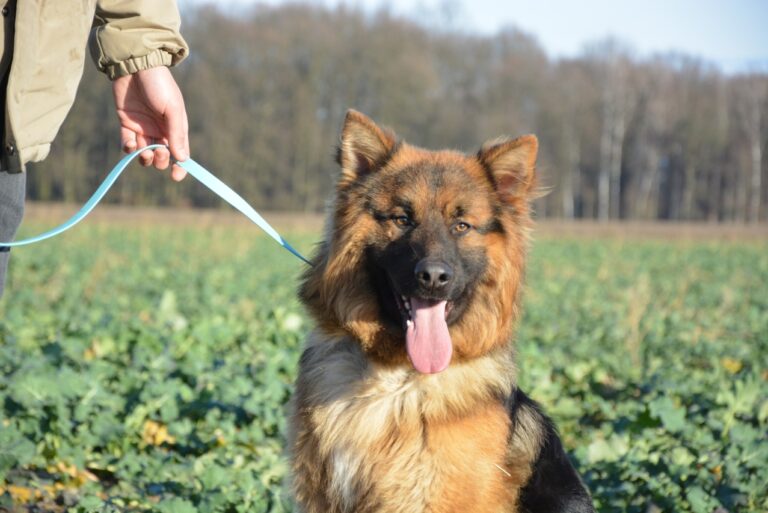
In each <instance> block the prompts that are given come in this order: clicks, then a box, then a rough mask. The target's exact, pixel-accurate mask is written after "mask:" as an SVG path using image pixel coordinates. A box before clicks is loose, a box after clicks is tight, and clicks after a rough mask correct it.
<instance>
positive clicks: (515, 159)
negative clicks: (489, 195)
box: [477, 135, 539, 203]
mask: <svg viewBox="0 0 768 513" xmlns="http://www.w3.org/2000/svg"><path fill="white" fill-rule="evenodd" d="M538 150H539V140H538V139H536V136H535V135H524V136H522V137H518V138H517V139H495V140H493V141H488V142H487V143H485V144H484V145H483V147H482V148H481V149H480V151H479V152H478V154H477V158H478V159H479V160H480V162H481V163H482V164H483V165H484V166H485V167H486V169H488V170H489V171H490V173H491V178H492V179H493V183H494V185H495V186H496V191H497V192H498V194H499V197H500V198H501V200H502V201H503V202H505V203H508V202H509V201H511V200H512V199H514V198H520V197H523V198H524V197H527V196H530V195H531V194H532V192H533V188H534V186H535V182H536V180H535V170H536V154H537V153H538Z"/></svg>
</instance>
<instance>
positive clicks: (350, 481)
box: [294, 341, 517, 513]
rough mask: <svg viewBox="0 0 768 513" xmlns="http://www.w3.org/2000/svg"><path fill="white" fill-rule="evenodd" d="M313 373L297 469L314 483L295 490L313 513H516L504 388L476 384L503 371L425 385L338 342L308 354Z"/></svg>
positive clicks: (464, 371)
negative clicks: (309, 471) (500, 397)
mask: <svg viewBox="0 0 768 513" xmlns="http://www.w3.org/2000/svg"><path fill="white" fill-rule="evenodd" d="M308 360H312V361H311V362H309V361H308ZM308 363H309V365H302V367H303V368H302V373H301V376H300V378H299V382H298V386H297V394H296V397H297V404H296V412H295V417H294V430H295V433H294V437H295V443H294V451H295V454H294V460H295V461H296V462H298V463H299V464H300V465H305V466H306V467H313V468H314V472H315V473H316V475H317V479H316V480H315V482H314V483H312V484H311V483H307V482H296V483H294V487H295V488H296V492H297V497H298V498H299V499H300V501H302V502H304V503H305V504H306V505H307V511H308V512H314V511H329V512H335V511H338V512H345V511H350V512H351V511H354V512H365V511H376V512H381V513H383V512H392V513H396V512H397V513H399V512H412V511H424V512H433V513H448V512H453V511H476V512H483V511H510V510H512V508H513V504H514V502H515V500H516V489H517V486H515V483H514V482H513V481H514V480H515V479H514V477H513V474H514V473H510V469H509V467H508V465H507V462H508V451H507V440H508V432H509V418H508V414H507V412H506V411H505V409H504V407H503V405H502V404H501V403H500V402H499V401H497V400H493V396H494V394H495V393H498V390H497V389H504V388H505V387H506V386H507V383H503V382H494V383H491V382H473V381H472V380H473V377H474V379H475V380H477V379H478V378H477V376H483V375H485V376H498V375H499V373H498V372H490V373H482V371H483V370H489V369H484V368H483V367H484V366H494V365H497V364H498V362H496V361H493V360H492V359H489V360H488V361H477V362H473V363H472V364H467V365H466V366H462V365H457V366H455V367H452V368H449V369H448V370H447V371H445V372H443V373H441V374H438V375H432V376H424V375H417V374H415V373H414V372H412V371H410V370H409V369H404V368H383V367H377V366H374V365H371V364H369V363H367V362H366V360H365V358H364V357H363V355H362V353H361V352H360V350H359V349H358V348H357V346H355V345H353V344H348V343H346V342H344V341H339V342H325V345H323V346H320V345H316V346H314V347H310V349H309V350H308V351H307V353H305V356H304V358H303V360H302V364H308ZM481 381H482V380H481ZM468 390H470V392H467V391H468Z"/></svg>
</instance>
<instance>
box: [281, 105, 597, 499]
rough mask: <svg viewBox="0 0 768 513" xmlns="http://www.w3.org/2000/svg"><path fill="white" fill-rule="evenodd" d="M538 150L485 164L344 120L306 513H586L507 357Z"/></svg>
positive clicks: (301, 475)
mask: <svg viewBox="0 0 768 513" xmlns="http://www.w3.org/2000/svg"><path fill="white" fill-rule="evenodd" d="M537 149H538V142H537V139H536V137H535V136H532V135H527V136H523V137H520V138H517V139H498V140H494V141H491V142H489V143H486V144H485V145H484V146H483V147H482V149H481V150H480V151H479V152H478V153H477V154H476V155H469V156H468V155H464V154H461V153H458V152H454V151H438V152H433V151H427V150H423V149H420V148H417V147H415V146H411V145H408V144H406V143H404V142H402V141H398V139H397V138H396V137H395V135H394V134H393V133H391V132H389V131H388V130H384V129H382V128H380V127H378V126H377V125H376V124H375V123H374V122H373V121H371V120H370V119H369V118H367V117H366V116H364V115H363V114H360V113H359V112H355V111H349V112H348V113H347V116H346V119H345V122H344V126H343V129H342V133H341V144H340V147H339V151H338V162H339V164H340V166H341V175H340V178H339V181H338V185H337V188H336V198H335V204H334V206H333V211H332V213H331V216H330V218H329V221H328V225H327V227H326V238H325V240H324V242H322V243H321V244H320V246H319V248H318V250H317V252H316V254H315V255H314V257H313V266H312V267H311V269H309V270H308V271H307V272H306V274H305V275H304V277H303V283H302V285H301V289H300V293H299V295H300V298H301V300H302V301H303V303H304V304H305V305H306V307H307V309H308V310H309V312H310V313H311V315H312V317H313V318H314V320H315V321H316V323H317V327H316V329H315V331H314V332H313V333H311V334H310V335H309V338H308V340H307V343H306V348H305V350H304V353H303V354H302V356H301V360H300V363H299V367H300V368H299V376H298V380H297V383H296V392H295V396H294V403H293V411H292V416H291V430H290V431H291V432H290V451H291V458H292V461H291V466H292V475H293V477H292V487H293V492H294V495H295V499H296V503H297V506H298V509H299V511H302V512H305V513H341V512H350V513H351V512H354V513H369V512H370V513H372V512H377V513H385V512H386V513H412V512H431V513H449V512H474V513H484V512H494V513H498V512H528V511H530V512H537V513H545V512H555V511H557V512H565V511H567V512H589V511H593V507H592V502H591V499H590V497H589V494H588V493H587V491H586V489H585V488H584V486H583V484H582V482H581V480H580V479H579V476H578V475H577V473H576V471H575V470H574V468H573V466H572V465H571V463H570V462H569V460H568V457H567V456H566V454H565V452H564V450H563V447H562V444H561V442H560V440H559V438H558V435H557V432H556V430H555V427H554V426H553V424H552V422H551V421H550V420H549V419H548V418H547V417H546V416H545V415H544V414H543V413H542V411H541V409H540V408H539V406H538V405H537V404H536V403H535V402H533V401H532V400H531V399H529V398H528V397H527V396H526V395H525V394H524V393H523V392H521V391H520V390H519V389H518V388H517V387H516V384H515V383H516V369H515V364H514V360H513V350H512V345H511V338H512V331H513V328H514V324H515V321H516V319H517V317H518V315H519V306H518V304H519V297H520V288H521V279H522V276H523V267H524V263H525V253H526V246H527V242H528V232H529V230H530V227H531V218H530V211H531V209H530V202H531V200H532V198H533V195H534V193H535V185H534V166H535V161H536V152H537Z"/></svg>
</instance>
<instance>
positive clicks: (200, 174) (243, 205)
mask: <svg viewBox="0 0 768 513" xmlns="http://www.w3.org/2000/svg"><path fill="white" fill-rule="evenodd" d="M163 147H165V146H164V145H162V144H150V145H149V146H145V147H144V148H141V149H138V150H136V151H134V152H133V153H129V154H128V155H126V156H124V157H123V158H122V159H120V162H118V163H117V165H115V167H114V168H112V170H111V171H110V172H109V174H108V175H107V177H106V178H105V179H104V181H103V182H102V183H101V185H99V187H98V188H97V189H96V192H94V193H93V195H92V196H91V197H90V198H89V199H88V201H87V202H86V203H85V204H84V205H83V206H82V208H81V209H80V210H79V211H78V212H77V213H75V215H73V216H72V217H71V218H69V219H68V220H67V221H65V222H64V223H62V224H61V225H59V226H57V227H55V228H53V229H51V230H48V231H47V232H44V233H41V234H40V235H37V236H35V237H30V238H28V239H22V240H18V241H14V242H0V251H8V249H9V248H12V247H17V246H26V245H28V244H35V243H37V242H41V241H44V240H46V239H50V238H51V237H55V236H56V235H59V234H60V233H63V232H65V231H67V230H69V229H70V228H72V227H73V226H75V225H76V224H77V223H79V222H80V221H82V220H83V219H84V218H85V217H86V216H87V215H88V214H89V213H90V212H91V211H92V210H93V209H94V208H95V207H96V205H98V204H99V202H100V201H101V200H102V198H104V195H105V194H107V191H109V189H110V188H111V187H112V185H113V184H114V183H115V181H117V178H118V177H119V176H120V175H121V174H122V172H123V171H124V170H125V168H126V167H127V166H128V164H130V163H131V162H132V161H133V159H135V158H136V157H137V156H138V155H139V154H140V153H141V152H143V151H146V150H152V149H155V148H163ZM175 164H177V165H179V166H181V167H182V168H183V169H184V170H185V171H186V172H187V173H189V174H190V175H192V176H194V177H195V178H196V179H197V180H198V181H199V182H200V183H202V184H203V185H205V186H206V187H208V188H209V189H210V190H211V191H213V192H214V193H215V194H216V195H218V196H219V197H220V198H222V199H223V200H224V201H226V202H227V203H229V204H230V205H232V206H233V207H234V208H235V209H237V210H239V211H240V212H241V213H242V214H243V215H245V217H247V218H248V219H250V220H251V221H252V222H253V223H254V224H256V225H257V226H258V227H259V228H261V229H262V230H264V232H266V234H267V235H269V236H270V237H272V239H274V240H275V241H276V242H277V243H278V244H280V245H281V246H282V247H283V248H284V249H285V250H286V251H288V252H289V253H291V254H292V255H294V256H295V257H296V258H299V259H300V260H302V261H303V262H304V263H306V264H308V265H312V264H311V263H310V262H309V260H307V259H306V258H304V257H303V256H302V255H301V253H299V252H298V251H296V250H295V249H294V248H293V246H291V245H290V244H289V243H288V241H286V240H285V239H283V237H282V236H281V235H280V234H279V233H278V232H277V230H275V229H274V228H272V226H271V225H270V224H269V223H268V222H267V221H266V219H264V218H263V217H261V215H260V214H259V213H258V212H257V211H256V210H255V209H254V208H253V207H251V205H249V204H248V202H247V201H245V200H244V199H243V198H242V197H241V196H240V195H239V194H237V193H236V192H235V191H233V190H232V189H231V188H230V187H229V186H228V185H227V184H225V183H224V182H222V181H221V180H219V179H218V178H216V176H214V175H213V173H211V172H210V171H208V170H207V169H205V168H204V167H203V166H201V165H200V164H198V163H197V162H195V161H194V160H192V159H191V158H190V159H187V160H185V161H183V162H175Z"/></svg>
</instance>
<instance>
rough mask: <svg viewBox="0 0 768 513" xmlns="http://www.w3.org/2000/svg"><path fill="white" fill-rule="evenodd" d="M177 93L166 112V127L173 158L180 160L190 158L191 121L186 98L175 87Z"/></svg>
mask: <svg viewBox="0 0 768 513" xmlns="http://www.w3.org/2000/svg"><path fill="white" fill-rule="evenodd" d="M174 89H175V91H176V92H177V95H176V96H175V98H173V100H172V101H171V102H170V103H169V106H168V109H167V110H166V112H165V119H166V127H167V129H168V133H167V135H166V137H167V138H168V143H169V144H168V145H169V147H170V149H171V155H173V158H175V159H176V160H179V161H182V162H183V161H185V160H187V159H188V158H189V122H188V121H187V111H186V109H185V108H184V99H183V98H182V97H181V92H180V91H179V90H178V88H177V87H175V88H174Z"/></svg>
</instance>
